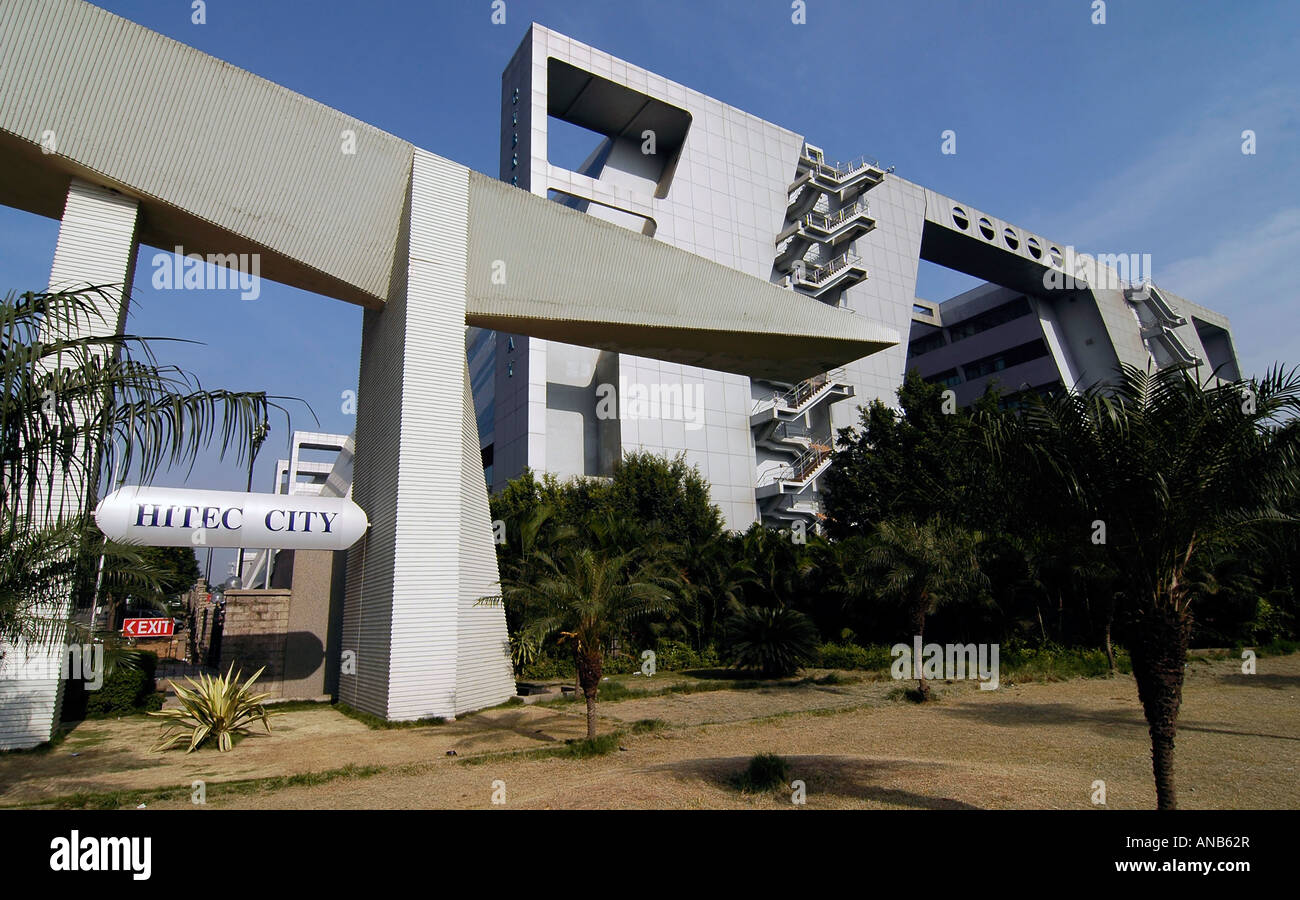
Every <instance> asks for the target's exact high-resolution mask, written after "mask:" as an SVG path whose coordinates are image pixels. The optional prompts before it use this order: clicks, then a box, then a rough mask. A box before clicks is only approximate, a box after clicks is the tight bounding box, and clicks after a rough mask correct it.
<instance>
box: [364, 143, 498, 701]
mask: <svg viewBox="0 0 1300 900" xmlns="http://www.w3.org/2000/svg"><path fill="white" fill-rule="evenodd" d="M468 217H469V170H468V169H465V168H464V167H462V166H459V165H456V164H455V163H452V162H449V161H447V160H444V159H441V158H440V157H437V156H434V155H433V154H429V153H425V152H424V151H421V150H417V151H415V154H414V161H413V167H412V176H411V191H410V199H409V203H408V207H407V212H406V215H405V221H404V223H403V227H402V228H401V230H400V232H399V239H398V240H399V247H398V249H399V254H398V257H399V259H404V260H405V267H404V272H401V273H395V277H394V278H393V280H392V283H393V291H392V293H391V295H390V297H389V298H388V301H387V304H386V305H385V307H384V309H383V310H380V311H373V310H368V311H367V312H366V313H365V319H364V322H363V325H362V338H361V378H360V389H359V396H358V405H357V431H356V459H355V464H354V465H355V469H354V477H353V486H352V496H353V499H354V500H355V501H356V502H357V503H358V504H360V505H361V507H362V508H363V509H365V510H366V512H367V514H368V515H369V517H370V522H371V525H370V531H369V533H368V534H367V535H366V537H365V538H363V539H362V540H361V541H359V542H358V543H357V544H356V545H354V546H353V547H352V549H351V550H350V551H349V552H348V565H347V593H346V601H345V603H344V610H343V629H342V631H343V634H342V641H341V646H342V650H343V660H342V662H341V666H340V677H339V695H340V699H342V700H343V702H345V703H347V704H349V705H351V706H355V707H357V708H358V709H362V710H365V711H366V712H369V713H373V714H374V715H378V716H382V717H384V718H385V719H389V720H394V721H401V720H412V719H420V718H426V717H431V716H441V717H443V718H453V717H455V716H456V715H458V714H460V713H463V712H468V711H471V710H475V709H481V708H483V707H485V706H492V705H494V704H497V703H501V702H503V701H505V700H507V699H509V698H510V697H512V696H513V695H514V693H515V685H514V677H513V672H512V670H511V667H510V652H509V642H508V638H507V634H506V625H505V612H504V610H502V609H501V607H500V606H477V605H475V601H476V600H477V599H478V598H479V597H483V596H487V595H491V594H495V593H497V592H498V588H497V587H496V581H497V567H496V553H495V547H494V545H493V543H492V531H491V523H490V521H489V517H488V502H487V489H486V486H485V484H484V482H483V467H482V463H481V459H480V455H479V445H478V431H477V426H476V424H475V420H474V406H473V402H472V400H471V398H470V393H469V379H468V368H467V365H466V359H465V296H466V291H465V284H466V276H467V272H466V266H467V257H468V252H467V243H468Z"/></svg>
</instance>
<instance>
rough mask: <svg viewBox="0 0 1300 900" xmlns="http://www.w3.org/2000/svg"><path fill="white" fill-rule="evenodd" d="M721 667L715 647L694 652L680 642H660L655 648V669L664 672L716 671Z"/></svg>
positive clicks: (687, 645) (720, 660)
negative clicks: (686, 670) (687, 670)
mask: <svg viewBox="0 0 1300 900" xmlns="http://www.w3.org/2000/svg"><path fill="white" fill-rule="evenodd" d="M720 665H722V659H721V657H719V656H718V650H717V648H716V647H705V648H704V649H703V650H698V651H697V650H695V649H694V648H693V647H691V646H690V645H689V644H684V643H682V642H681V641H670V640H661V641H659V643H658V645H656V647H655V668H656V669H661V670H663V671H665V672H681V671H683V670H685V669H716V668H717V667H718V666H720Z"/></svg>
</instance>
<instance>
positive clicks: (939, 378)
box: [925, 369, 961, 387]
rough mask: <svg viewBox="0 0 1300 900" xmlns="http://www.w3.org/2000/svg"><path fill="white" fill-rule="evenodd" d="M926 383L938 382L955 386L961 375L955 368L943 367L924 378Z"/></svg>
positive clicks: (946, 385) (945, 385)
mask: <svg viewBox="0 0 1300 900" xmlns="http://www.w3.org/2000/svg"><path fill="white" fill-rule="evenodd" d="M925 381H926V383H927V384H939V385H943V386H944V387H956V386H957V385H959V384H961V375H960V374H959V373H958V372H957V370H956V369H945V370H944V371H942V372H937V373H935V374H934V375H931V376H929V377H928V378H926V379H925Z"/></svg>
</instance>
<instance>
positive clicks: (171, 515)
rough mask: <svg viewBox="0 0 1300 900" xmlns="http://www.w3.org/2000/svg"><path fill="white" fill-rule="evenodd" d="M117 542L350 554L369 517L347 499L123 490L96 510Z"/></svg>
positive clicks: (101, 525)
mask: <svg viewBox="0 0 1300 900" xmlns="http://www.w3.org/2000/svg"><path fill="white" fill-rule="evenodd" d="M95 523H96V524H97V525H98V526H99V530H100V531H102V532H104V534H106V535H107V536H108V537H110V538H112V539H113V540H115V541H121V542H122V543H125V544H143V545H146V546H152V547H186V546H201V547H243V548H246V549H262V548H271V549H275V550H346V549H347V548H348V547H351V546H352V545H353V544H355V543H356V542H357V539H358V538H360V537H361V535H363V534H365V532H366V528H367V527H369V525H370V522H369V520H368V519H367V518H366V514H365V511H364V510H362V509H361V507H359V506H357V505H356V504H355V503H353V502H352V501H351V500H349V499H347V498H346V497H302V496H296V495H292V494H246V493H243V492H239V491H192V490H189V489H188V488H163V487H124V488H120V489H118V490H116V491H114V492H113V493H111V494H109V495H108V496H107V497H105V498H104V499H103V500H101V501H100V503H99V506H98V507H96V509H95Z"/></svg>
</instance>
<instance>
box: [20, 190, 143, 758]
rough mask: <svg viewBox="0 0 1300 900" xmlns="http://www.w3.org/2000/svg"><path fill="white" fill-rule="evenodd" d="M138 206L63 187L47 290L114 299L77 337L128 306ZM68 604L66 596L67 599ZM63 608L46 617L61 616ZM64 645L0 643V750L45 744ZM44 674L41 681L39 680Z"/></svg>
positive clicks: (43, 511)
mask: <svg viewBox="0 0 1300 900" xmlns="http://www.w3.org/2000/svg"><path fill="white" fill-rule="evenodd" d="M138 213H139V209H138V204H137V203H136V201H135V200H132V199H131V198H129V197H124V196H122V195H121V194H117V193H115V192H113V191H109V190H106V189H104V188H100V187H97V186H95V185H92V184H89V183H87V182H84V181H79V180H75V179H74V180H73V181H72V183H71V185H70V186H69V187H68V196H67V201H66V202H65V205H64V210H63V220H62V224H61V225H60V227H59V240H58V244H57V246H56V248H55V251H54V263H53V265H52V266H51V268H50V283H49V289H50V290H51V291H54V290H65V289H69V288H76V287H84V286H86V285H87V284H89V285H94V286H97V287H104V288H107V289H108V293H110V294H111V295H112V296H111V297H110V298H107V299H105V300H104V301H102V302H100V303H99V304H97V307H96V314H95V315H94V316H93V317H91V319H90V320H88V321H85V322H84V324H83V326H82V328H81V329H80V332H81V333H82V334H105V333H113V332H114V331H117V330H120V328H121V325H122V322H123V320H124V318H125V316H126V306H125V304H124V303H122V302H121V296H120V294H119V291H120V290H122V289H123V286H125V288H126V289H127V290H129V288H130V285H131V280H132V278H133V276H134V269H135V254H136V227H137V223H138V218H139V217H138ZM86 487H87V486H86V485H85V484H84V483H82V481H81V480H80V479H75V478H69V479H67V480H64V481H56V482H55V483H54V485H53V487H52V489H51V493H50V496H49V498H48V500H49V503H48V504H46V503H45V502H44V501H45V498H44V497H42V498H40V500H39V506H38V508H37V509H35V510H33V511H32V515H31V516H30V518H31V519H32V520H33V522H35V523H42V522H53V521H57V520H58V519H60V518H66V517H69V516H74V515H77V514H78V513H80V512H81V511H82V510H83V509H84V506H85V501H86ZM69 603H70V598H69ZM69 603H64V604H63V605H61V606H59V607H58V608H52V609H50V610H48V612H46V613H45V614H46V615H48V616H50V617H51V618H54V619H59V618H63V617H66V616H67V615H68V614H69V612H70V609H69ZM63 654H64V647H63V641H62V640H57V641H53V642H51V643H49V644H40V645H36V644H27V643H21V642H19V643H14V644H10V643H7V642H0V656H2V657H3V659H2V660H0V749H9V748H14V747H34V746H36V745H37V744H40V743H43V742H45V741H47V740H49V739H50V736H51V734H52V733H53V730H54V727H55V726H56V725H57V724H58V719H59V708H60V704H61V701H62V696H63V682H62V681H61V680H60V679H59V678H58V677H48V675H49V674H51V673H57V672H58V671H59V666H60V663H61V660H62V657H63ZM42 673H44V674H46V676H47V677H38V676H39V675H41V674H42Z"/></svg>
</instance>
